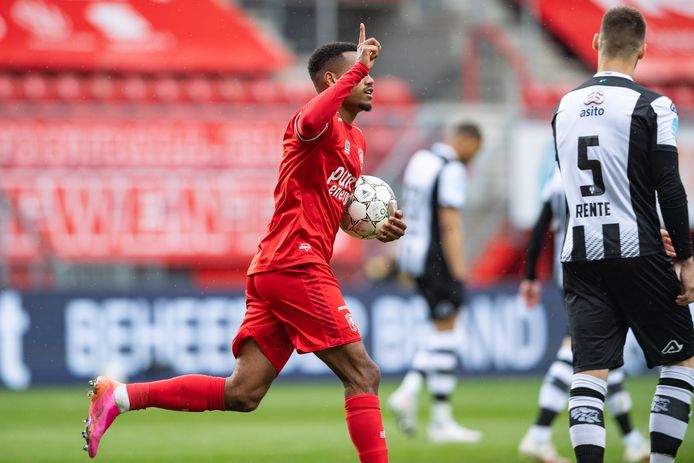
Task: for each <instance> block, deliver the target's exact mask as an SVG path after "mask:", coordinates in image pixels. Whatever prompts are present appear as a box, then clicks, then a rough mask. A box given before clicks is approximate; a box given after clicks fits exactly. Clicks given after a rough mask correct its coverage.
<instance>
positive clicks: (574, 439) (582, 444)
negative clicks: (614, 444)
mask: <svg viewBox="0 0 694 463" xmlns="http://www.w3.org/2000/svg"><path fill="white" fill-rule="evenodd" d="M605 373H607V372H606V371H605ZM606 393H607V381H605V380H603V379H600V378H598V377H596V376H592V375H587V374H582V373H577V374H575V375H574V376H573V380H572V382H571V394H570V398H569V426H570V427H569V434H570V435H571V443H572V444H573V447H574V453H575V454H576V461H577V462H578V463H602V461H603V459H604V456H605V420H604V417H603V409H604V407H605V394H606Z"/></svg>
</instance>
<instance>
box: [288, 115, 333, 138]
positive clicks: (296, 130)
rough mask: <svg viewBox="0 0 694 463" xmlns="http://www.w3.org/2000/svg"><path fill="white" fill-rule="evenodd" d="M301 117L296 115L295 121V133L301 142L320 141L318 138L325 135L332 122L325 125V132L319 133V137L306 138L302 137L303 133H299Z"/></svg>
mask: <svg viewBox="0 0 694 463" xmlns="http://www.w3.org/2000/svg"><path fill="white" fill-rule="evenodd" d="M299 117H301V113H299V114H297V115H296V118H295V119H294V132H295V133H296V136H297V137H299V140H301V141H315V140H318V138H320V136H321V135H323V134H324V133H325V131H326V130H328V125H329V124H330V122H328V123H327V124H325V127H323V130H321V131H320V132H318V135H316V136H315V137H313V138H304V137H303V136H302V135H301V132H299Z"/></svg>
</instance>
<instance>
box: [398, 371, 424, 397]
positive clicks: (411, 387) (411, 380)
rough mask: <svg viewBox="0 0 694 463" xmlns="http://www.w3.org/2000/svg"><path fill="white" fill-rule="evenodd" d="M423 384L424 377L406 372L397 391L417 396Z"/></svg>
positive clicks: (418, 373)
mask: <svg viewBox="0 0 694 463" xmlns="http://www.w3.org/2000/svg"><path fill="white" fill-rule="evenodd" d="M423 384H424V377H423V376H422V374H421V373H420V372H419V371H408V372H407V374H406V375H405V377H404V378H403V379H402V383H400V387H399V388H398V389H400V390H402V391H405V392H407V393H408V394H411V395H418V394H419V391H421V390H422V385H423Z"/></svg>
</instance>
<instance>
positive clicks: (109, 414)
mask: <svg viewBox="0 0 694 463" xmlns="http://www.w3.org/2000/svg"><path fill="white" fill-rule="evenodd" d="M89 385H90V386H92V390H91V391H89V397H91V403H90V404H89V415H88V416H87V419H86V420H84V423H85V425H84V431H83V432H82V437H84V440H86V441H87V443H86V444H85V446H84V450H86V451H87V453H88V454H89V456H90V457H91V458H94V457H95V456H96V452H97V451H98V450H99V442H101V438H102V437H103V435H104V433H105V432H106V430H107V429H108V427H109V426H111V423H113V420H115V419H116V417H117V416H118V415H120V410H119V409H118V405H116V401H115V399H114V397H113V392H114V391H115V389H116V387H117V386H120V383H119V382H117V381H114V380H112V379H110V378H107V377H106V376H99V377H97V378H96V380H92V381H89Z"/></svg>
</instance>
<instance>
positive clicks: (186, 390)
mask: <svg viewBox="0 0 694 463" xmlns="http://www.w3.org/2000/svg"><path fill="white" fill-rule="evenodd" d="M224 382H225V378H217V377H214V376H205V375H186V376H177V377H176V378H171V379H166V380H163V381H154V382H151V383H134V384H128V385H126V389H127V391H128V399H129V400H130V410H140V409H143V408H147V407H155V408H164V409H166V410H179V411H186V412H204V411H205V410H224Z"/></svg>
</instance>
